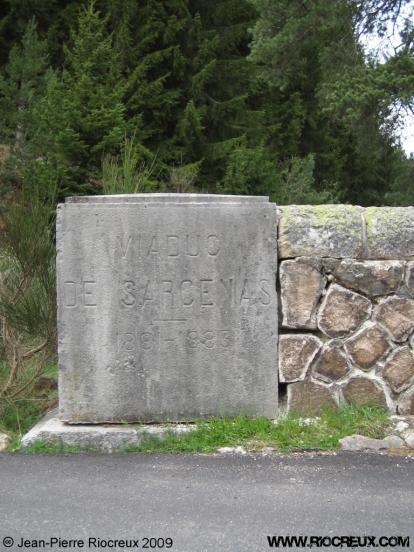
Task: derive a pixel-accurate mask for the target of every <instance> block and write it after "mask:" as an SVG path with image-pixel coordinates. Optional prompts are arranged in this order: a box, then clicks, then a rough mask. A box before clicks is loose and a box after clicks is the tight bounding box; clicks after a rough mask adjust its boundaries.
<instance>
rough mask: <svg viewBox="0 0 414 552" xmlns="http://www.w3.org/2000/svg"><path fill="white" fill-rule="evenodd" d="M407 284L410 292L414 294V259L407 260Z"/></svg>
mask: <svg viewBox="0 0 414 552" xmlns="http://www.w3.org/2000/svg"><path fill="white" fill-rule="evenodd" d="M405 284H406V286H407V289H408V291H409V293H410V294H411V295H412V296H414V261H408V262H407V268H406V271H405Z"/></svg>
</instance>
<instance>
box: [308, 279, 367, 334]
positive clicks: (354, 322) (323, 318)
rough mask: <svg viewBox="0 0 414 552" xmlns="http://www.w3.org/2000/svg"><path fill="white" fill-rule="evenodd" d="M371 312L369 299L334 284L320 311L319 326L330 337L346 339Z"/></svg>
mask: <svg viewBox="0 0 414 552" xmlns="http://www.w3.org/2000/svg"><path fill="white" fill-rule="evenodd" d="M370 312H371V301H369V299H367V298H366V297H364V296H363V295H360V294H359V293H355V292H353V291H350V290H349V289H346V288H344V287H342V286H339V285H337V284H332V285H331V286H330V287H329V289H328V292H327V294H326V296H325V298H324V300H323V302H322V305H321V307H320V309H319V315H318V326H319V329H320V330H322V331H323V332H324V333H325V334H326V335H327V336H329V337H345V336H347V335H349V334H351V333H352V332H354V331H355V330H357V329H358V328H359V326H360V325H361V324H362V323H363V322H365V320H366V319H367V318H368V317H369V315H370Z"/></svg>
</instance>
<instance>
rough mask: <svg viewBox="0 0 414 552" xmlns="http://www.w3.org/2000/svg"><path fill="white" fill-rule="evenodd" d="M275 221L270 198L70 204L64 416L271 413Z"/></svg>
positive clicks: (180, 197)
mask: <svg viewBox="0 0 414 552" xmlns="http://www.w3.org/2000/svg"><path fill="white" fill-rule="evenodd" d="M158 199H159V200H160V201H158ZM276 223H277V220H276V207H275V205H272V204H270V203H268V202H266V201H265V199H264V198H261V199H260V198H254V200H252V202H249V201H248V200H247V199H246V198H243V199H242V200H239V198H238V197H236V196H230V197H221V198H219V201H215V196H213V197H209V196H202V195H197V196H196V197H194V196H192V195H191V196H187V195H186V194H177V195H173V196H172V197H170V196H168V197H166V196H164V195H162V196H157V195H154V196H152V198H151V200H150V201H148V197H147V194H141V195H140V194H137V195H134V196H132V197H131V198H128V197H122V196H120V197H118V198H109V199H108V198H106V199H103V198H100V199H99V200H98V201H96V198H89V199H86V198H82V200H81V201H76V202H71V201H68V202H67V203H66V204H64V205H60V206H59V207H58V219H57V252H58V255H57V273H58V331H59V366H60V381H59V394H60V416H61V419H62V420H64V421H68V422H72V423H88V422H92V423H98V422H122V421H158V422H162V421H181V420H192V419H194V418H200V417H209V416H224V415H226V416H234V415H238V414H241V413H244V414H247V415H264V416H268V417H270V418H273V417H274V416H275V414H276V411H277V370H276V369H275V367H276V358H277V297H276V283H275V277H276V269H277V264H276V263H277V244H276Z"/></svg>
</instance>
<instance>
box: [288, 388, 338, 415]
mask: <svg viewBox="0 0 414 552" xmlns="http://www.w3.org/2000/svg"><path fill="white" fill-rule="evenodd" d="M287 406H288V410H289V412H298V413H300V414H303V415H305V416H317V415H319V414H320V412H321V409H323V408H326V407H327V408H336V406H337V404H336V401H335V399H334V397H333V394H332V390H331V389H330V388H328V387H325V386H323V385H318V384H317V383H314V382H312V381H300V382H297V383H292V384H290V385H289V386H288V397H287Z"/></svg>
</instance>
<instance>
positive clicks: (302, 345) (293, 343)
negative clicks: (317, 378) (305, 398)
mask: <svg viewBox="0 0 414 552" xmlns="http://www.w3.org/2000/svg"><path fill="white" fill-rule="evenodd" d="M321 346H322V341H321V340H320V339H318V338H317V337H316V336H314V335H309V334H284V335H281V336H280V337H279V379H280V381H281V382H293V381H300V380H303V379H305V376H306V374H307V371H308V369H309V366H310V364H311V362H312V360H313V359H314V357H315V355H316V353H317V352H318V351H319V349H320V348H321Z"/></svg>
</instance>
